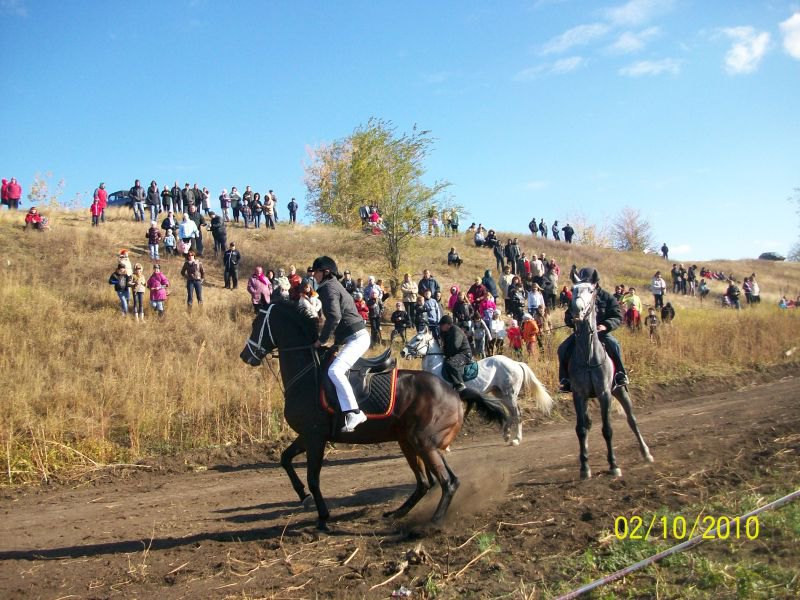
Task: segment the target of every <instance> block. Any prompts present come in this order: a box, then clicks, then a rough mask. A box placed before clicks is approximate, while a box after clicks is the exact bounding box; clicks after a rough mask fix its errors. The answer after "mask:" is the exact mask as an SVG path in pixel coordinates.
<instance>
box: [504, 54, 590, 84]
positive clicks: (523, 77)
mask: <svg viewBox="0 0 800 600" xmlns="http://www.w3.org/2000/svg"><path fill="white" fill-rule="evenodd" d="M585 64H586V59H585V58H583V57H582V56H570V57H569V58H561V59H559V60H557V61H554V62H552V63H543V64H541V65H536V66H534V67H528V68H527V69H522V70H521V71H518V72H517V73H516V74H515V75H514V77H512V80H513V81H533V80H534V79H537V78H539V77H541V76H542V75H550V74H552V75H564V74H565V73H569V72H571V71H574V70H575V69H577V68H579V67H582V66H584V65H585Z"/></svg>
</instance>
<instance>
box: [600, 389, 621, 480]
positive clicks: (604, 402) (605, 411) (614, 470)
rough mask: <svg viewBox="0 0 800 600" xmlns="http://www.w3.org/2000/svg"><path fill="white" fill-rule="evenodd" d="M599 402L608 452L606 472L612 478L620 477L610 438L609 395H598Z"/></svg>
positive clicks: (606, 393) (611, 435) (611, 436)
mask: <svg viewBox="0 0 800 600" xmlns="http://www.w3.org/2000/svg"><path fill="white" fill-rule="evenodd" d="M598 400H600V414H601V415H602V416H603V438H604V439H605V440H606V449H607V451H608V472H609V473H610V474H611V475H613V476H614V477H621V476H622V470H621V469H620V468H619V466H617V458H616V456H614V444H613V442H612V438H613V436H614V431H613V430H612V429H611V415H610V412H611V411H610V410H609V408H610V406H611V394H609V393H608V392H604V393H602V394H600V395H599V398H598Z"/></svg>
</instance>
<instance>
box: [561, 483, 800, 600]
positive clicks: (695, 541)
mask: <svg viewBox="0 0 800 600" xmlns="http://www.w3.org/2000/svg"><path fill="white" fill-rule="evenodd" d="M798 498H800V490H796V491H794V492H792V493H791V494H787V495H786V496H784V497H783V498H778V499H777V500H775V501H774V502H770V503H769V504H766V505H764V506H762V507H761V508H757V509H755V510H753V511H750V512H749V513H747V514H746V515H742V516H741V517H739V522H740V523H741V522H742V521H745V522H746V521H747V519H749V518H750V517H754V516H756V515H758V514H760V513H762V512H764V511H767V510H771V509H773V508H779V507H781V506H783V505H784V504H788V503H789V502H792V501H793V500H797V499H798ZM731 521H732V522H735V519H731ZM729 528H730V522H728V523H726V524H725V528H724V530H723V531H720V532H718V536H719V537H720V538H722V536H723V535H725V534H727V533H728V529H729ZM725 537H727V535H725ZM705 539H706V538H704V537H703V534H700V535H696V536H695V537H693V538H691V539H689V540H686V541H685V542H683V543H681V544H678V545H676V546H672V548H669V549H667V550H664V551H662V552H659V553H658V554H654V555H653V556H651V557H649V558H645V559H644V560H640V561H639V562H637V563H634V564H632V565H629V566H627V567H625V568H623V569H620V570H619V571H615V572H614V573H612V574H611V575H606V576H605V577H602V578H600V579H596V580H595V581H593V582H591V583H589V584H586V585H585V586H583V587H581V588H578V589H577V590H574V591H572V592H570V593H569V594H565V595H563V596H559V598H558V599H557V600H570V599H571V598H577V597H578V596H581V595H583V594H585V593H586V592H589V591H591V590H593V589H595V588H598V587H600V586H601V585H605V584H607V583H611V582H612V581H616V580H617V579H621V578H622V577H625V576H626V575H629V574H630V573H633V572H634V571H638V570H639V569H641V568H643V567H647V566H649V565H651V564H653V563H655V562H658V561H659V560H661V559H662V558H666V557H667V556H670V555H672V554H675V553H676V552H682V551H683V550H688V549H689V548H693V547H694V546H697V545H699V544H702V543H703V542H704V541H705Z"/></svg>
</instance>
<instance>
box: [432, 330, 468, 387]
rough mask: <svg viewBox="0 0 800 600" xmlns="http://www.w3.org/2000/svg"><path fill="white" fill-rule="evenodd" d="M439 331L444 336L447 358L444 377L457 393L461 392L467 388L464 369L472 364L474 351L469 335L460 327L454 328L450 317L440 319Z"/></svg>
mask: <svg viewBox="0 0 800 600" xmlns="http://www.w3.org/2000/svg"><path fill="white" fill-rule="evenodd" d="M439 331H441V335H442V352H443V354H444V357H445V358H444V364H442V375H444V376H445V378H446V379H449V380H450V381H451V382H452V383H453V387H454V388H455V390H456V391H457V392H460V391H461V390H463V389H464V388H465V387H467V386H466V385H464V367H466V366H467V365H468V364H470V363H471V362H472V349H471V348H470V346H469V340H468V339H467V334H465V333H464V332H463V331H462V330H461V328H460V327H454V326H453V318H452V317H451V316H450V315H445V316H443V317H442V318H441V319H439Z"/></svg>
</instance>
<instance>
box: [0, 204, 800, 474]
mask: <svg viewBox="0 0 800 600" xmlns="http://www.w3.org/2000/svg"><path fill="white" fill-rule="evenodd" d="M110 217H111V218H110V220H109V222H108V223H106V225H105V226H103V227H100V228H99V229H92V228H90V227H89V221H88V218H87V215H84V214H82V213H81V214H74V213H61V214H56V215H53V219H52V222H53V230H52V231H49V232H46V233H43V234H40V233H37V232H27V233H24V232H23V231H22V229H21V227H20V225H19V223H20V221H21V219H22V214H21V213H20V214H18V215H14V214H9V213H8V212H3V213H2V214H0V323H2V328H0V373H2V375H0V383H1V384H2V387H3V390H4V397H5V401H4V402H3V403H2V404H0V443H2V449H3V454H4V459H5V460H4V462H5V465H4V467H5V468H4V469H3V471H4V472H5V473H4V475H5V476H4V477H3V478H2V479H3V482H4V483H5V484H8V483H19V482H23V481H26V480H32V479H47V478H49V477H51V476H53V475H55V474H58V473H59V472H61V471H62V470H63V469H65V468H67V467H71V466H83V467H89V468H101V467H103V466H104V465H106V464H109V463H118V462H133V461H135V460H137V459H139V458H141V457H143V456H146V455H150V454H153V453H159V452H171V451H176V450H181V449H186V448H193V447H204V446H212V445H225V444H238V443H243V442H245V443H246V442H255V441H264V440H272V439H276V438H277V437H278V436H280V435H281V433H283V432H285V424H284V422H283V418H282V401H283V399H282V394H281V391H280V388H279V386H278V384H277V382H276V381H275V380H274V378H273V377H272V374H271V373H270V372H269V370H268V369H266V368H261V369H253V368H251V367H248V366H246V365H244V363H242V362H241V360H239V352H240V351H241V348H242V346H243V344H244V341H245V339H246V337H247V335H249V331H250V325H251V322H252V309H251V308H250V305H249V298H248V296H247V294H246V292H245V290H244V282H242V284H240V289H239V290H237V291H235V292H232V291H229V290H225V289H223V287H222V270H221V268H220V265H219V264H218V263H217V262H216V261H214V260H213V253H212V252H210V251H207V252H206V259H205V264H206V268H207V284H206V287H205V295H206V298H205V305H204V306H203V308H202V310H197V309H195V311H194V312H193V313H191V314H189V313H188V312H187V311H186V307H185V286H184V285H183V282H182V280H181V279H180V276H179V271H180V266H181V261H179V260H177V259H169V260H162V268H163V271H164V273H165V274H166V275H167V277H168V278H169V279H170V280H171V281H172V283H173V285H174V289H173V292H172V295H171V297H170V300H169V302H168V308H167V314H166V316H165V318H164V319H163V320H158V319H156V318H155V317H154V316H153V314H152V313H151V312H150V311H147V321H146V322H145V323H141V324H139V323H136V322H134V321H133V320H132V319H130V318H129V319H127V320H126V319H123V318H122V317H121V316H120V314H119V311H118V307H117V301H116V297H115V295H114V293H113V290H112V289H111V286H109V285H108V284H107V280H108V276H109V275H110V273H111V272H112V270H113V268H114V266H115V262H116V252H117V251H118V250H119V248H123V247H125V248H129V249H130V250H131V251H132V254H133V256H132V260H133V262H136V261H139V262H142V263H143V264H145V265H148V260H147V247H146V242H145V238H144V233H145V229H146V227H145V226H143V225H141V224H134V223H132V222H130V220H129V218H130V217H129V213H128V212H127V211H125V210H119V211H115V212H112V214H111V215H110ZM520 237H521V240H522V244H523V248H524V249H526V250H527V251H528V252H529V253H530V251H537V252H542V251H543V252H547V253H548V254H549V255H551V256H553V257H555V258H556V260H557V261H558V262H559V264H561V265H562V267H563V268H564V270H565V271H567V270H568V269H569V266H570V265H571V264H572V263H573V262H575V263H577V264H579V265H583V264H588V263H591V264H594V265H596V266H597V268H598V269H599V270H600V271H601V273H602V274H603V276H604V280H605V281H606V282H607V283H613V282H625V283H626V284H628V285H632V284H633V285H638V286H639V287H640V289H642V288H644V286H645V285H646V284H647V283H648V282H649V280H650V277H651V276H652V273H653V272H654V271H655V270H656V269H662V270H664V269H665V263H664V261H663V260H660V259H658V258H657V257H655V256H645V255H630V254H627V253H619V252H614V251H610V250H599V249H593V248H585V247H581V246H567V245H566V244H557V243H555V242H552V241H543V240H534V239H532V238H530V236H520ZM228 239H229V240H234V241H236V242H237V245H238V246H239V248H240V250H241V251H242V253H243V255H244V261H243V265H242V268H241V278H242V279H243V280H245V281H246V278H247V276H248V275H249V273H250V272H251V271H252V268H253V267H254V266H255V265H256V264H261V265H264V266H265V267H277V266H288V265H289V264H296V265H297V267H298V270H304V268H305V266H307V265H308V264H310V262H311V261H312V259H313V258H314V256H316V255H318V254H320V253H330V254H332V255H333V256H335V257H336V258H337V260H338V261H339V264H340V265H343V266H346V267H350V268H351V270H352V271H353V274H354V276H355V277H358V276H363V277H364V278H366V277H367V276H368V275H370V274H374V275H376V276H378V277H381V276H382V272H381V269H380V265H381V260H380V252H379V248H378V247H377V244H376V243H375V240H374V239H373V238H370V237H364V236H362V235H361V234H359V233H352V232H343V231H340V230H335V229H331V228H327V227H310V228H309V227H303V226H298V227H287V226H286V225H285V224H283V225H282V226H279V228H278V229H277V230H276V231H268V230H264V229H261V230H259V231H244V230H242V229H240V228H233V229H231V230H229V232H228ZM209 241H210V238H209ZM450 245H455V246H457V247H458V248H459V250H460V251H461V254H462V257H463V258H464V259H465V261H466V262H465V266H464V267H463V268H462V269H461V270H460V271H456V270H454V269H451V268H449V267H447V266H446V260H445V257H446V253H447V249H448V248H449V246H450ZM493 263H494V260H493V259H492V257H491V255H490V254H489V252H488V251H485V250H480V249H477V248H474V247H473V246H472V245H471V244H469V243H467V240H466V238H463V237H459V238H450V239H445V238H434V239H423V240H420V242H419V243H418V244H417V246H416V247H415V248H414V249H413V251H412V252H411V253H410V254H409V256H408V257H407V262H406V264H407V265H408V270H409V271H410V272H412V273H413V274H414V275H415V277H416V276H418V275H419V274H420V273H421V271H422V269H423V268H426V267H431V268H432V269H433V271H434V273H435V274H437V276H438V278H439V280H440V283H441V284H442V286H443V287H444V286H449V285H450V284H451V283H454V282H457V283H460V284H461V285H463V284H465V283H468V282H469V281H470V280H471V279H472V278H473V277H475V276H478V275H482V274H483V271H484V269H486V268H491V267H493ZM714 267H715V268H717V269H723V270H726V272H727V271H730V270H733V271H734V272H735V273H737V274H739V276H740V277H741V276H744V275H746V274H749V273H750V272H752V271H756V272H757V273H758V276H759V281H760V282H761V286H762V290H763V298H764V302H763V304H762V305H761V306H759V307H757V308H756V309H751V310H746V311H742V312H741V313H736V312H734V311H731V310H723V309H721V308H719V307H718V306H717V305H715V304H714V303H713V302H707V303H706V305H705V306H700V304H699V303H698V301H697V300H695V299H691V298H682V297H681V298H675V297H671V298H670V299H671V300H672V301H673V302H674V303H675V304H676V305H677V310H678V318H677V319H676V322H675V324H674V325H673V326H672V327H664V328H662V344H661V346H659V347H657V346H655V345H653V344H650V343H649V341H648V339H647V336H646V334H644V333H642V334H630V333H628V332H621V333H620V338H621V340H622V343H623V347H624V350H625V355H626V359H627V362H628V364H629V366H630V368H631V370H632V372H633V373H634V374H635V375H634V377H635V380H636V383H637V384H638V385H647V384H650V383H655V382H666V381H670V380H675V379H687V378H688V379H691V378H697V377H702V376H705V375H711V374H713V375H720V374H726V373H732V372H735V371H737V370H741V369H753V368H758V367H759V366H764V365H766V364H770V363H774V362H779V361H781V360H787V359H786V358H785V356H784V352H785V351H786V350H787V349H789V348H791V347H794V346H797V345H800V344H799V343H798V342H800V312H798V311H779V310H778V309H777V308H776V307H775V306H774V305H775V301H776V300H777V298H778V297H779V296H780V294H782V293H785V292H788V293H792V294H796V293H797V291H798V289H800V265H796V264H787V263H777V264H775V263H764V262H760V261H759V262H756V261H746V262H727V261H726V262H724V263H722V262H720V263H715V264H714ZM667 268H668V265H667ZM145 270H146V271H149V267H146V269H145ZM564 277H565V276H562V278H564ZM715 285H716V286H717V288H714V289H712V296H715V295H718V294H719V293H721V292H722V284H715ZM641 295H642V298H643V300H644V302H647V301H648V300H649V296H648V295H647V294H646V293H644V292H643V293H642V294H641ZM553 320H554V325H558V324H560V316H559V315H558V314H557V315H554V319H553ZM564 335H565V332H564V331H563V330H559V331H558V332H557V334H556V336H555V338H554V339H553V340H551V341H550V343H549V349H548V351H546V352H545V353H544V356H543V357H541V358H539V359H537V360H532V361H531V366H532V367H533V368H534V370H535V372H536V373H537V375H538V376H539V378H540V379H541V380H542V381H543V382H544V384H545V385H546V386H547V387H548V388H549V389H551V390H552V389H554V387H555V384H556V379H557V372H556V363H555V352H554V350H555V345H556V344H557V343H558V342H559V341H560V339H562V337H563V336H564ZM795 357H796V354H795V355H794V356H792V357H791V360H794V359H795ZM403 366H406V367H413V366H415V365H414V363H411V362H407V363H406V364H404V365H403ZM276 368H277V364H276Z"/></svg>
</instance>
